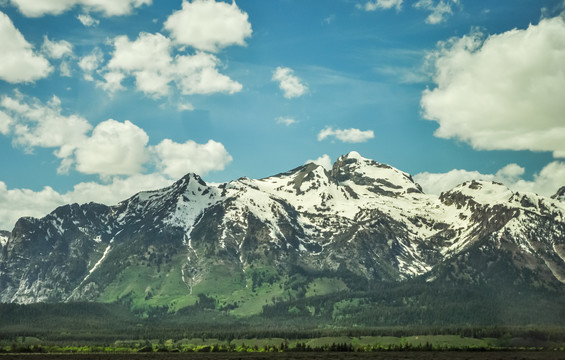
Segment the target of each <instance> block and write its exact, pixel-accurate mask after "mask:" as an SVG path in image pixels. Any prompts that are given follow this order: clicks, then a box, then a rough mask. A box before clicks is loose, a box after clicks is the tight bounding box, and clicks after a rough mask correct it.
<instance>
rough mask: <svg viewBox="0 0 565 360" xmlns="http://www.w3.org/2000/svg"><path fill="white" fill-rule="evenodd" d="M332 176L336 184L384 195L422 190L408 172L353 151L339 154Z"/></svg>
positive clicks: (419, 191)
mask: <svg viewBox="0 0 565 360" xmlns="http://www.w3.org/2000/svg"><path fill="white" fill-rule="evenodd" d="M332 177H333V179H334V180H335V181H336V182H337V183H338V184H341V185H348V186H351V187H355V186H357V187H359V186H360V187H362V188H364V190H368V191H369V192H372V193H374V194H379V195H384V196H398V195H403V194H407V193H421V192H422V189H421V188H420V186H419V185H418V184H416V183H415V182H414V180H413V179H412V177H411V176H410V175H409V174H407V173H405V172H403V171H400V170H398V169H396V168H394V167H392V166H390V165H386V164H381V163H378V162H376V161H374V160H371V159H366V158H364V157H362V156H361V155H359V153H357V152H355V151H352V152H350V153H349V154H347V155H343V156H341V157H340V158H339V159H338V160H337V161H336V162H335V164H334V166H333V168H332ZM362 193H366V191H362Z"/></svg>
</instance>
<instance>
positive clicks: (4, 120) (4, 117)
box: [0, 110, 14, 135]
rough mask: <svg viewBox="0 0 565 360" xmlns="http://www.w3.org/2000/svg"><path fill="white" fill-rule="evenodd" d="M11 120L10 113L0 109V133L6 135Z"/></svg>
mask: <svg viewBox="0 0 565 360" xmlns="http://www.w3.org/2000/svg"><path fill="white" fill-rule="evenodd" d="M13 122H14V120H13V119H12V117H11V116H10V115H8V114H6V113H5V112H3V111H2V110H0V134H3V135H8V133H9V132H10V127H11V125H12V123H13Z"/></svg>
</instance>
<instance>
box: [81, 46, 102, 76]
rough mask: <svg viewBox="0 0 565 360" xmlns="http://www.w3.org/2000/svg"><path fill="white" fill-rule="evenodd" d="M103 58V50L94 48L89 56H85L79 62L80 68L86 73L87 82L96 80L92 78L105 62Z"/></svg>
mask: <svg viewBox="0 0 565 360" xmlns="http://www.w3.org/2000/svg"><path fill="white" fill-rule="evenodd" d="M103 56H104V55H103V54H102V50H100V49H99V48H94V49H93V50H92V52H91V53H90V54H89V55H87V56H84V57H83V58H81V59H80V60H79V62H78V66H79V67H80V68H81V69H82V71H83V72H84V79H85V80H88V81H94V78H93V77H92V73H93V72H94V71H95V70H96V69H98V67H99V66H100V64H101V63H102V61H103V60H104V58H103Z"/></svg>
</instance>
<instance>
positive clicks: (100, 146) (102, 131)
mask: <svg viewBox="0 0 565 360" xmlns="http://www.w3.org/2000/svg"><path fill="white" fill-rule="evenodd" d="M148 141H149V136H147V134H146V133H145V131H143V130H142V129H141V128H139V127H137V126H136V125H134V124H132V123H131V122H129V121H127V120H126V121H125V122H123V123H121V122H118V121H115V120H112V119H109V120H106V121H104V122H101V123H100V124H98V125H97V126H96V127H95V128H94V130H93V131H92V135H91V136H90V137H89V138H88V139H86V140H85V141H84V142H82V143H81V144H80V145H79V146H78V147H77V149H76V157H75V158H76V169H77V170H78V171H80V172H82V173H84V174H99V175H102V176H109V175H133V174H138V173H140V172H141V171H142V170H143V164H144V163H145V162H146V161H147V159H148V156H147V150H146V145H147V142H148Z"/></svg>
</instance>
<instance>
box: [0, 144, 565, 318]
mask: <svg viewBox="0 0 565 360" xmlns="http://www.w3.org/2000/svg"><path fill="white" fill-rule="evenodd" d="M560 196H561V195H559V193H558V194H556V196H555V197H554V198H546V197H541V196H537V195H534V194H521V193H514V192H512V191H510V190H509V189H507V188H506V187H505V186H504V185H502V184H497V183H492V182H477V181H472V182H467V183H464V184H461V185H459V186H458V187H456V188H454V189H452V190H451V191H448V192H445V193H443V194H441V196H439V197H437V196H434V195H428V194H424V193H423V192H422V189H421V187H420V186H419V185H418V184H416V183H414V181H413V180H412V178H411V177H410V176H409V175H408V174H406V173H404V172H402V171H400V170H397V169H395V168H393V167H391V166H388V165H385V164H380V163H377V162H375V161H373V160H369V159H365V158H363V157H362V156H360V155H359V154H358V153H355V152H352V153H349V154H348V155H345V156H342V157H340V158H339V159H338V160H337V161H336V163H335V164H334V165H333V168H332V169H331V170H327V169H324V168H323V167H321V166H318V165H315V164H307V165H304V166H301V167H298V168H296V169H293V170H291V171H288V172H286V173H282V174H278V175H274V176H271V177H268V178H264V179H259V180H253V179H248V178H241V179H238V180H236V181H232V182H229V183H224V184H220V185H217V186H210V185H207V184H206V183H205V182H204V181H202V180H201V179H200V178H199V177H198V176H197V175H193V174H188V175H186V176H185V177H184V178H182V179H180V180H179V181H177V182H176V183H174V184H173V185H172V186H170V187H168V188H164V189H161V190H156V191H150V192H142V193H139V194H137V195H135V196H133V197H132V198H130V199H128V200H125V201H124V202H122V203H120V204H118V205H117V206H113V207H109V206H105V205H99V204H94V203H90V204H85V205H77V204H73V205H67V206H63V207H60V208H58V209H56V210H55V211H54V212H52V213H51V214H49V215H47V216H46V217H44V218H43V219H32V218H22V219H20V220H19V221H18V223H17V224H16V226H15V228H14V229H13V231H12V232H11V234H10V236H9V237H8V240H7V243H6V244H5V245H4V246H3V249H2V258H1V260H0V301H2V302H18V303H31V302H38V301H51V302H55V301H73V300H89V301H95V300H98V301H123V302H129V303H130V304H131V305H132V306H144V305H160V304H167V305H168V306H172V307H174V308H181V307H183V306H185V305H187V304H191V303H193V302H194V301H195V300H194V299H195V297H196V295H197V294H198V293H206V294H211V295H214V296H216V298H217V299H219V300H218V301H221V302H222V303H225V304H232V303H233V304H235V303H238V304H239V305H240V306H241V304H243V303H249V304H252V303H253V301H257V300H256V299H257V297H260V296H264V300H265V301H275V299H276V298H277V297H278V298H280V297H284V296H289V297H291V296H293V293H291V291H290V290H289V291H285V289H293V287H292V282H293V281H294V280H295V279H296V278H297V277H298V276H302V277H304V278H306V279H309V280H307V281H310V283H307V286H306V287H304V289H303V290H304V291H313V290H312V289H314V288H315V286H319V285H320V284H321V283H323V284H326V285H327V286H325V289H324V291H326V292H328V291H329V292H331V291H338V290H341V289H344V288H347V287H349V288H352V287H353V286H355V285H356V284H361V283H371V282H375V281H403V280H406V279H410V278H414V277H424V278H425V279H426V280H427V281H453V282H461V281H463V282H471V283H481V282H493V281H507V282H511V283H516V284H524V285H525V286H530V285H533V286H544V287H550V288H551V287H559V286H561V283H563V282H565V205H564V202H561V201H560ZM320 279H324V280H323V281H322V280H320ZM308 284H309V285H308ZM257 289H263V290H264V291H263V292H261V291H258V290H257ZM293 291H296V292H299V289H298V290H297V289H294V290H293ZM251 292H253V294H252V295H250V293H251ZM267 294H269V295H267ZM267 296H268V297H267ZM262 299H263V298H262ZM240 308H241V307H240ZM250 311H251V310H250Z"/></svg>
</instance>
